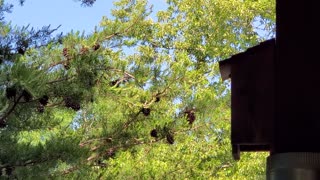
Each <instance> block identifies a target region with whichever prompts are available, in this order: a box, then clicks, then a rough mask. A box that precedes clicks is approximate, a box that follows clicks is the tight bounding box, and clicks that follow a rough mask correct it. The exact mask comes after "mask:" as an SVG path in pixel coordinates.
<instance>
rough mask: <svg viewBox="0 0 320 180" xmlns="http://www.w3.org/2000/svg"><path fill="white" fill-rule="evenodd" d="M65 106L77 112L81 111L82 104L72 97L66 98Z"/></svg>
mask: <svg viewBox="0 0 320 180" xmlns="http://www.w3.org/2000/svg"><path fill="white" fill-rule="evenodd" d="M64 103H65V106H66V107H68V108H71V109H73V110H75V111H78V110H80V103H79V102H78V101H76V100H75V99H73V98H71V97H65V98H64Z"/></svg>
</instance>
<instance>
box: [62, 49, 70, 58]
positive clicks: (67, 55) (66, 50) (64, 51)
mask: <svg viewBox="0 0 320 180" xmlns="http://www.w3.org/2000/svg"><path fill="white" fill-rule="evenodd" d="M62 54H63V56H64V57H66V58H67V59H68V57H69V49H68V48H63V50H62Z"/></svg>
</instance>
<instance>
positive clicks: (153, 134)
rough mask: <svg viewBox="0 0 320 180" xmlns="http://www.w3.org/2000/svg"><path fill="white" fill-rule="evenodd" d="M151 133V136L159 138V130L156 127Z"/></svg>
mask: <svg viewBox="0 0 320 180" xmlns="http://www.w3.org/2000/svg"><path fill="white" fill-rule="evenodd" d="M150 135H151V137H155V138H157V137H158V132H157V130H156V129H152V130H151V132H150Z"/></svg>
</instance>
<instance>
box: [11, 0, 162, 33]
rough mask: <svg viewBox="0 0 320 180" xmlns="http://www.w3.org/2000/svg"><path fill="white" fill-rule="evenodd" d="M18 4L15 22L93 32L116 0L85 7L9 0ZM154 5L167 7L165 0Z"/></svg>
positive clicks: (53, 0)
mask: <svg viewBox="0 0 320 180" xmlns="http://www.w3.org/2000/svg"><path fill="white" fill-rule="evenodd" d="M5 2H7V3H12V4H14V9H13V12H12V13H9V14H6V20H7V21H11V23H12V25H18V26H25V25H28V24H30V26H31V27H34V28H36V29H37V28H41V27H43V26H46V25H49V24H50V25H51V27H52V28H54V27H57V26H59V25H61V27H60V29H59V32H64V34H65V33H67V32H70V31H71V30H74V31H77V30H79V31H85V32H86V33H90V32H93V30H94V27H95V26H96V25H99V22H100V20H101V18H102V16H110V11H111V9H112V7H113V1H112V0H97V1H96V2H95V4H94V5H93V7H82V6H81V3H80V2H77V1H75V0H26V2H25V4H24V6H19V5H18V0H5ZM149 2H150V3H151V4H153V5H154V11H157V10H159V9H165V7H166V6H165V5H166V3H165V0H149Z"/></svg>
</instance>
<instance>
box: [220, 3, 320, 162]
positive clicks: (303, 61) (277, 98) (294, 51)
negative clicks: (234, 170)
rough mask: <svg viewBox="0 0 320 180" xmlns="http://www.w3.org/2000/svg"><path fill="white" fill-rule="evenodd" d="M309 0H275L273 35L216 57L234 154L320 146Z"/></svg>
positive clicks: (319, 95)
mask: <svg viewBox="0 0 320 180" xmlns="http://www.w3.org/2000/svg"><path fill="white" fill-rule="evenodd" d="M315 3H316V1H292V0H277V3H276V4H277V9H276V10H277V14H276V15H277V22H276V28H277V29H276V40H268V41H266V42H263V43H261V44H260V45H258V46H255V47H252V48H249V49H248V50H247V51H245V52H243V53H240V54H237V55H234V56H232V57H231V58H230V59H227V60H224V61H221V62H220V69H221V75H222V78H223V79H226V78H229V77H231V91H232V95H231V96H232V120H231V128H232V136H231V138H232V145H233V154H234V157H235V158H236V159H238V158H239V153H240V152H241V151H260V150H262V151H270V153H271V155H275V154H281V153H289V152H297V153H299V152H304V153H309V152H313V153H319V152H320V104H319V103H320V75H319V73H320V70H319V68H320V58H319V55H318V54H319V52H320V50H319V46H320V45H319V42H320V41H319V40H320V36H319V30H318V28H316V25H315V24H317V23H318V22H319V16H320V14H319V13H317V9H318V6H316V4H315ZM319 162H320V160H319ZM319 168H320V167H319Z"/></svg>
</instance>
